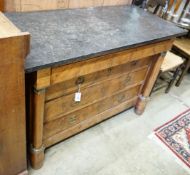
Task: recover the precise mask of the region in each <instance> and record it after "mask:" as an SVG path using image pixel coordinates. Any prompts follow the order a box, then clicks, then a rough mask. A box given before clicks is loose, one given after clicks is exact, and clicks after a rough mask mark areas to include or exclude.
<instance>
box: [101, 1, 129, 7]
mask: <svg viewBox="0 0 190 175" xmlns="http://www.w3.org/2000/svg"><path fill="white" fill-rule="evenodd" d="M131 2H132V0H104V3H103V5H104V6H112V5H125V4H131Z"/></svg>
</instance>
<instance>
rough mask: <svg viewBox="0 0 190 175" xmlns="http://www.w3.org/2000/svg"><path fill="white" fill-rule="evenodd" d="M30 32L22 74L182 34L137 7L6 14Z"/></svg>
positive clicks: (168, 23)
mask: <svg viewBox="0 0 190 175" xmlns="http://www.w3.org/2000/svg"><path fill="white" fill-rule="evenodd" d="M5 15H6V16H7V17H8V18H9V19H10V20H11V21H13V23H14V24H15V25H16V26H17V27H18V28H20V29H21V30H22V31H23V32H26V31H28V32H30V33H31V36H32V40H31V53H30V54H29V55H28V57H27V59H26V64H25V69H26V72H33V71H36V70H39V69H42V68H45V67H48V66H58V65H63V64H68V63H72V62H76V61H80V60H84V59H88V58H91V57H94V56H100V55H103V54H107V53H111V52H114V51H117V50H123V49H127V48H132V47H136V46H140V45H144V44H147V43H153V42H156V41H161V40H166V39H169V38H172V37H175V36H180V35H183V34H185V33H186V31H185V30H182V29H180V28H178V27H176V26H175V25H174V24H172V23H170V22H166V21H164V20H162V19H160V18H159V17H157V16H154V15H152V14H150V13H148V12H145V11H144V10H142V9H139V8H138V7H132V6H117V7H99V8H88V9H75V10H56V11H46V12H30V13H6V14H5Z"/></svg>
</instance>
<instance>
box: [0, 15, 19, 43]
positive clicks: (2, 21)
mask: <svg viewBox="0 0 190 175" xmlns="http://www.w3.org/2000/svg"><path fill="white" fill-rule="evenodd" d="M0 26H1V27H0V39H1V38H4V37H9V36H17V35H19V34H20V33H21V32H20V30H19V29H18V28H16V27H15V25H14V24H13V23H12V22H11V21H10V20H8V19H7V18H6V17H5V16H4V15H3V13H1V12H0Z"/></svg>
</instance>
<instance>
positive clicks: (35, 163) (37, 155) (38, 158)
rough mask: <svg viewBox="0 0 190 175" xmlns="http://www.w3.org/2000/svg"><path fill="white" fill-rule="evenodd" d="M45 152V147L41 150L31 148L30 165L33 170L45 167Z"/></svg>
mask: <svg viewBox="0 0 190 175" xmlns="http://www.w3.org/2000/svg"><path fill="white" fill-rule="evenodd" d="M44 150H45V148H44V147H43V146H42V147H41V148H40V149H35V148H33V147H31V151H30V163H31V166H32V168H33V169H35V170H37V169H40V168H41V167H42V166H43V163H44V158H45V155H44Z"/></svg>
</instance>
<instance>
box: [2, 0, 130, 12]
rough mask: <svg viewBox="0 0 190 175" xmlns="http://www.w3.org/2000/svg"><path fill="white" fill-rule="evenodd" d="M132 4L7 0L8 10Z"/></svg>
mask: <svg viewBox="0 0 190 175" xmlns="http://www.w3.org/2000/svg"><path fill="white" fill-rule="evenodd" d="M124 4H131V0H5V10H6V11H39V10H51V9H60V8H62V9H65V8H84V7H96V6H107V5H124Z"/></svg>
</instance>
